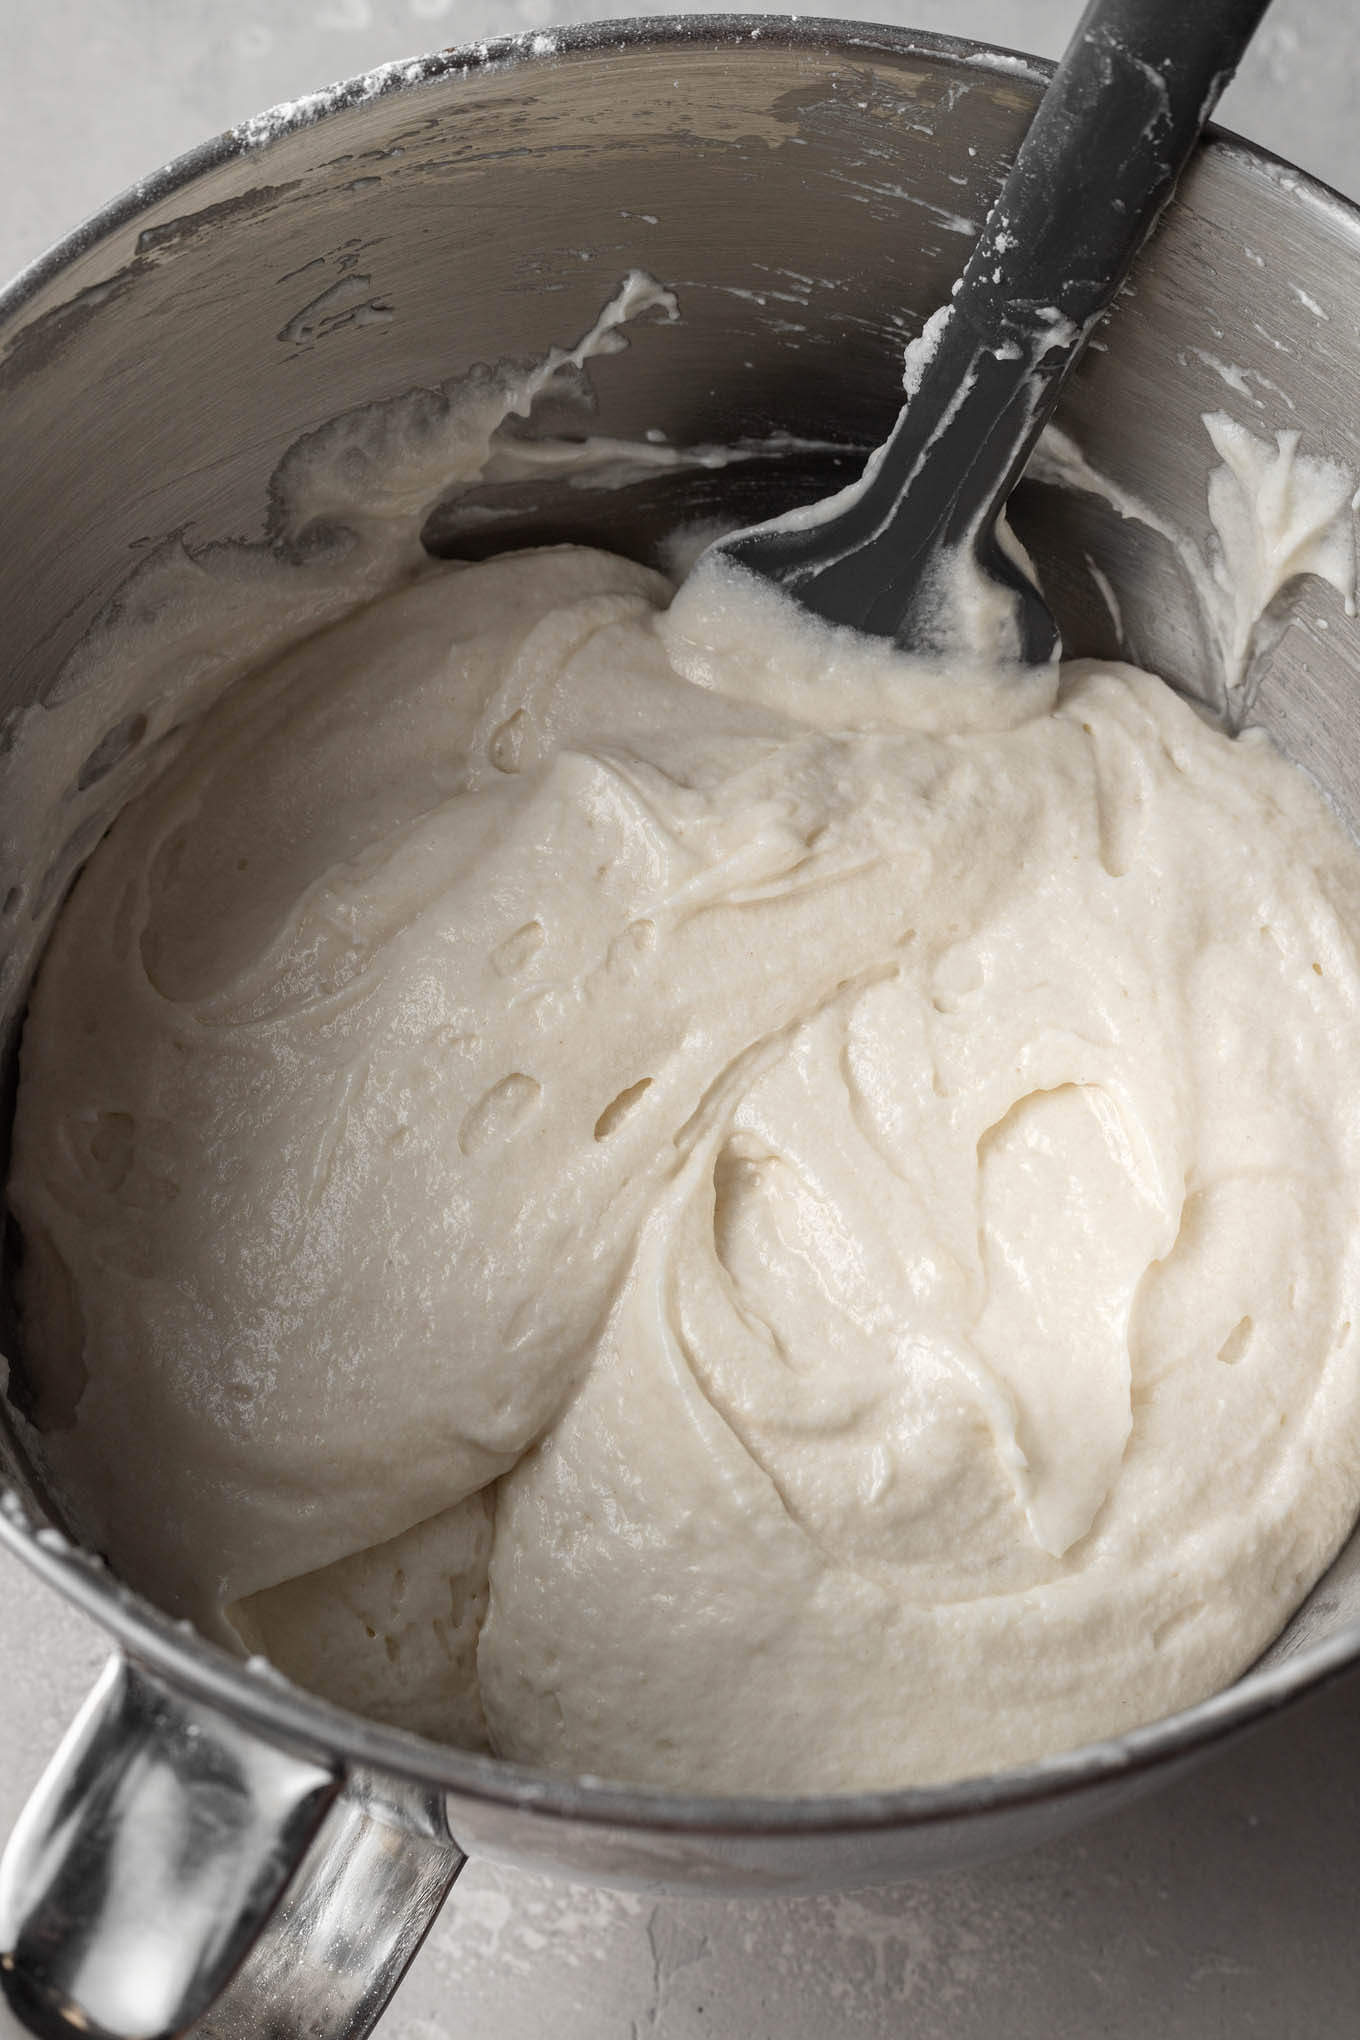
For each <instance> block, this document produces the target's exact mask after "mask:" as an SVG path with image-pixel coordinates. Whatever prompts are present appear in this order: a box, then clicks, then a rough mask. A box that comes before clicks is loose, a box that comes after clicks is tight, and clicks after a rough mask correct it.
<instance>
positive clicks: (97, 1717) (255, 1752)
mask: <svg viewBox="0 0 1360 2040" xmlns="http://www.w3.org/2000/svg"><path fill="white" fill-rule="evenodd" d="M462 1865H463V1857H462V1854H461V1852H460V1851H459V1850H458V1848H457V1847H456V1845H455V1844H454V1843H453V1841H452V1840H451V1839H450V1836H449V1832H448V1826H447V1823H446V1821H445V1819H444V1813H443V1804H442V1800H441V1799H440V1796H439V1794H438V1793H432V1792H427V1791H424V1790H422V1789H421V1788H418V1787H416V1786H407V1785H404V1784H403V1783H402V1782H401V1781H399V1780H397V1779H388V1778H386V1777H383V1778H379V1777H377V1776H375V1775H373V1774H370V1773H367V1772H349V1773H348V1774H346V1773H344V1772H342V1770H341V1769H340V1767H339V1766H338V1765H327V1764H325V1763H320V1762H315V1761H312V1760H311V1759H310V1758H307V1757H303V1756H299V1755H297V1754H295V1753H292V1752H289V1751H286V1750H283V1749H280V1748H278V1747H277V1746H276V1745H274V1744H272V1743H268V1742H265V1741H262V1740H261V1739H260V1738H259V1737H258V1736H256V1735H254V1734H253V1733H252V1732H251V1731H250V1730H248V1729H246V1728H243V1727H241V1726H240V1725H238V1724H237V1723H236V1722H235V1721H233V1720H231V1719H230V1718H229V1717H228V1716H227V1715H225V1714H223V1713H221V1712H219V1711H218V1709H216V1708H215V1707H212V1706H209V1705H208V1704H206V1703H204V1702H202V1701H199V1700H196V1699H190V1698H189V1697H188V1696H186V1695H185V1694H184V1693H183V1692H181V1691H179V1690H177V1689H176V1688H175V1687H173V1686H171V1685H169V1684H168V1683H167V1682H166V1681H164V1680H163V1679H161V1678H160V1677H159V1676H158V1675H157V1674H156V1673H155V1672H153V1671H151V1670H149V1669H148V1668H147V1667H146V1666H145V1665H142V1664H139V1663H137V1662H135V1661H133V1660H131V1659H129V1658H126V1657H122V1656H116V1657H113V1658H111V1659H110V1660H109V1663H108V1664H107V1665H106V1666H105V1668H104V1671H103V1673H102V1674H101V1676H100V1678H99V1680H98V1683H97V1684H96V1686H95V1688H94V1690H93V1692H92V1693H91V1694H90V1697H89V1699H88V1700H87V1701H86V1702H85V1705H84V1707H83V1708H82V1709H81V1711H80V1713H79V1714H78V1715H77V1717H76V1719H75V1721H74V1722H73V1724H72V1726H71V1729H70V1731H69V1733H68V1734H67V1736H66V1739H65V1741H64V1742H63V1743H62V1745H61V1747H60V1749H59V1750H58V1751H57V1754H56V1756H55V1757H54V1758H53V1759H52V1762H51V1764H50V1765H49V1766H48V1768H47V1771H46V1773H45V1774H44V1776H43V1778H42V1779H41V1781H40V1782H39V1784H38V1786H37V1788H36V1790H35V1791H34V1793H33V1796H32V1798H31V1799H30V1800H29V1802H28V1805H27V1807H26V1808H25V1809H24V1812H23V1814H22V1815H21V1816H20V1819H19V1823H18V1826H17V1827H16V1828H15V1830H14V1833H13V1835H12V1837H11V1839H10V1842H9V1845H8V1847H7V1848H6V1850H5V1853H4V1856H3V1859H0V2003H3V2004H6V2005H8V2007H9V2010H10V2012H11V2013H12V2014H13V2016H14V2017H15V2018H16V2019H17V2020H18V2022H19V2025H20V2026H21V2027H22V2028H23V2029H24V2030H25V2031H27V2032H29V2033H33V2034H36V2035H39V2036H41V2040H56V2036H58V2035H60V2040H70V2036H71V2035H72V2033H84V2034H87V2035H90V2036H92V2040H133V2036H136V2040H171V2036H173V2035H179V2034H183V2033H185V2032H186V2031H188V2030H190V2029H192V2030H193V2032H194V2033H195V2034H198V2035H202V2036H204V2040H208V2036H211V2040H262V2036H264V2035H268V2036H269V2040H294V2036H296V2040H301V2036H303V2035H304V2034H305V2035H306V2036H307V2040H363V2036H364V2035H366V2034H368V2033H369V2032H370V2031H371V2030H372V2027H373V2025H374V2023H375V2021H376V2020H377V2018H378V2016H379V2014H380V2013H381V2012H382V2010H383V2007H384V2006H385V2005H386V2003H387V2001H388V1999H389V1998H390V1997H391V1995H392V1992H393V1991H394V1990H395V1989H396V1987H397V1985H398V1983H399V1982H400V1981H401V1978H402V1976H403V1975H404V1974H405V1971H406V1969H407V1966H408V1965H409V1963H410V1961H411V1958H412V1957H413V1956H414V1954H415V1952H416V1950H417V1949H418V1948H419V1946H420V1944H421V1942H422V1941H423V1939H424V1938H425V1934H426V1932H427V1931H428V1929H429V1927H430V1926H431V1925H432V1924H433V1921H434V1919H435V1916H436V1915H437V1913H438V1911H439V1908H440V1906H441V1905H442V1904H443V1902H444V1900H445V1898H446V1897H447V1896H448V1893H449V1890H450V1888H451V1887H452V1885H453V1881H454V1879H455V1878H456V1877H457V1875H458V1872H459V1870H460V1869H461V1868H462Z"/></svg>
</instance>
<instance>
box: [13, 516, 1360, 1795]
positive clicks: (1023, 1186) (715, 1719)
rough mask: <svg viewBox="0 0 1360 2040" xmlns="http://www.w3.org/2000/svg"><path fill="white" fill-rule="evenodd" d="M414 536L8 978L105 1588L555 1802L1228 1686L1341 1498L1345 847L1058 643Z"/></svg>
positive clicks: (66, 1455) (1355, 1155) (1297, 1580)
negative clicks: (250, 1650)
mask: <svg viewBox="0 0 1360 2040" xmlns="http://www.w3.org/2000/svg"><path fill="white" fill-rule="evenodd" d="M670 598H671V590H670V588H669V586H668V585H667V584H666V583H665V582H664V581H663V580H662V579H661V578H660V577H659V576H658V575H656V574H653V573H651V572H649V571H648V570H646V569H644V568H641V567H637V566H634V565H632V564H630V563H628V562H626V561H623V560H619V559H615V558H611V557H609V556H607V555H604V554H601V553H598V552H591V551H583V550H580V549H574V548H566V547H563V548H555V549H549V550H545V551H536V552H532V553H521V554H513V555H508V556H505V557H502V558H499V559H493V560H491V561H488V562H486V563H485V564H482V565H478V566H467V567H450V566H444V567H440V568H438V569H435V568H431V569H430V570H429V571H428V572H426V573H425V574H423V575H422V576H420V577H419V578H417V579H416V580H415V581H414V582H413V583H412V584H411V585H408V586H406V587H404V588H402V589H400V590H399V591H398V592H396V593H393V594H390V595H388V596H386V597H385V598H384V599H382V600H380V601H376V602H374V603H373V604H372V605H371V606H370V607H368V608H367V609H365V610H363V611H361V612H360V613H358V614H356V615H354V616H353V617H351V618H349V619H347V620H345V621H343V622H340V623H338V624H336V625H335V626H334V627H332V628H331V629H329V630H326V631H324V632H322V633H321V634H319V635H317V636H315V637H313V638H312V639H310V640H309V641H308V642H306V643H304V644H303V645H301V646H300V647H299V648H297V649H295V650H294V651H292V652H290V653H288V654H287V655H286V656H285V657H283V658H282V659H280V660H279V661H277V663H274V664H272V665H270V666H268V667H267V668H266V669H265V670H262V671H260V672H259V673H257V674H255V675H254V676H253V677H250V678H248V679H246V680H245V681H243V682H241V683H240V684H238V685H237V686H236V687H234V688H233V689H232V691H231V692H230V693H229V694H228V695H227V696H226V697H225V698H224V699H223V700H222V701H221V702H220V703H219V704H218V705H217V706H216V707H215V708H213V709H212V710H211V711H210V712H209V713H208V714H207V715H206V716H205V717H204V718H203V720H202V721H201V722H200V723H199V724H198V725H197V727H196V728H195V729H193V730H192V731H191V732H190V734H189V735H188V736H187V738H186V740H185V741H184V744H183V748H182V749H181V751H180V752H179V755H178V756H177V757H176V758H175V760H174V761H173V763H172V764H171V765H170V767H169V768H168V769H166V770H165V772H164V773H163V775H162V776H161V777H160V778H159V779H158V780H157V781H156V782H155V783H154V784H153V785H151V787H150V788H149V790H147V791H146V792H144V793H143V794H142V795H141V796H140V797H139V798H138V799H137V800H136V801H134V802H133V803H132V805H130V806H129V807H128V808H127V809H126V810H125V811H124V812H123V813H122V815H121V816H120V817H119V819H118V821H117V822H116V824H115V826H114V827H113V829H112V831H111V832H110V834H109V835H108V837H107V838H106V839H105V841H104V842H103V843H102V844H101V846H100V847H99V849H98V850H97V851H96V853H95V855H94V856H93V858H92V859H91V861H90V863H89V866H88V867H87V869H86V871H85V873H84V875H83V877H82V878H81V880H80V882H79V883H78V885H77V887H76V890H75V892H74V894H73V896H72V898H71V900H70V902H69V904H68V906H67V908H66V910H65V912H64V914H63V916H62V919H61V921H60V923H59V925H58V928H57V931H56V933H55V935H54V937H53V940H52V943H51V945H50V948H49V950H48V953H47V956H46V959H45V962H44V964H43V967H42V971H41V975H40V977H39V980H38V983H37V986H36V990H35V993H34V997H33V1002H32V1008H31V1012H30V1017H29V1022H28V1027H27V1031H26V1035H25V1043H24V1052H23V1080H22V1088H21V1094H20V1100H19V1110H18V1118H17V1123H16V1131H15V1150H14V1154H15V1160H14V1173H13V1176H12V1180H11V1185H10V1197H11V1202H12V1205H13V1207H14V1210H15V1212H16V1214H17V1216H18V1219H19V1222H20V1224H21V1227H22V1229H23V1233H24V1237H25V1241H26V1248H27V1253H26V1259H25V1263H24V1271H23V1306H24V1311H25V1317H26V1324H27V1339H28V1354H29V1363H30V1367H31V1371H32V1372H33V1374H34V1377H35V1380H36V1383H37V1386H38V1389H39V1392H40V1410H43V1411H44V1412H45V1421H46V1423H47V1424H48V1426H49V1429H48V1434H47V1439H46V1449H47V1452H48V1456H49V1458H50V1460H51V1462H52V1464H53V1466H54V1468H55V1470H56V1471H57V1472H58V1474H59V1475H60V1477H61V1479H62V1481H63V1484H64V1486H65V1487H66V1488H67V1490H68V1491H69V1492H70V1494H71V1495H72V1496H73V1497H77V1498H78V1500H79V1508H80V1513H81V1515H82V1519H83V1527H85V1529H86V1530H87V1533H88V1534H89V1535H90V1536H91V1537H92V1538H93V1539H94V1541H95V1542H96V1543H97V1544H98V1545H99V1546H100V1548H102V1549H104V1550H106V1551H107V1552H108V1553H109V1555H110V1557H111V1559H112V1561H113V1563H114V1565H115V1566H116V1568H117V1569H118V1570H119V1571H120V1572H121V1573H123V1574H124V1575H125V1576H126V1577H127V1578H129V1579H130V1580H131V1581H133V1582H134V1583H135V1584H136V1585H138V1586H139V1587H141V1588H142V1589H144V1590H145V1591H146V1592H147V1593H149V1594H150V1595H151V1596H152V1597H153V1598H155V1599H156V1600H158V1601H160V1602H161V1603H163V1604H164V1605H166V1606H168V1607H170V1608H171V1609H173V1610H174V1611H175V1612H177V1613H183V1614H187V1615H189V1616H191V1617H192V1618H193V1619H194V1620H195V1621H197V1622H199V1623H200V1624H202V1625H203V1626H204V1627H205V1628H207V1629H209V1630H210V1631H212V1632H214V1633H216V1634H219V1635H223V1636H231V1635H232V1634H233V1633H239V1634H240V1635H241V1636H242V1637H243V1638H244V1639H245V1640H246V1641H247V1642H248V1643H249V1644H251V1645H253V1646H256V1647H263V1648H265V1649H266V1650H268V1652H269V1653H270V1655H272V1656H273V1657H274V1658H275V1660H276V1662H278V1663H279V1664H281V1665H282V1667H283V1668H284V1669H285V1670H287V1671H289V1672H291V1673H292V1674H293V1675H294V1676H295V1677H297V1678H298V1679H299V1680H300V1681H301V1682H303V1683H304V1684H310V1685H314V1686H316V1687H317V1688H318V1689H319V1690H323V1691H326V1692H329V1693H331V1694H332V1695H333V1696H334V1697H336V1698H339V1699H341V1700H342V1701H346V1702H347V1703H349V1704H352V1705H355V1706H357V1707H360V1708H362V1709H365V1710H366V1711H369V1712H372V1713H374V1714H376V1715H379V1716H380V1717H382V1718H386V1719H390V1720H395V1721H398V1722H400V1723H401V1724H403V1725H405V1726H408V1727H416V1728H420V1729H423V1730H425V1731H427V1732H429V1733H431V1734H434V1735H437V1736H439V1735H443V1736H447V1737H449V1738H451V1739H454V1740H457V1741H461V1742H466V1743H469V1744H471V1745H473V1746H479V1745H485V1746H489V1747H491V1748H493V1749H495V1750H497V1751H499V1752H501V1753H503V1754H505V1755H507V1756H511V1757H515V1758H519V1759H522V1760H524V1761H526V1762H530V1763H534V1764H540V1765H544V1766H547V1767H549V1768H551V1769H556V1770H566V1771H582V1770H585V1771H593V1772H598V1773H602V1774H605V1775H608V1776H612V1777H617V1778H625V1779H631V1780H638V1781H648V1782H656V1783H662V1784H668V1785H675V1786H687V1787H699V1788H704V1789H710V1790H719V1791H721V1790H729V1789H730V1790H752V1791H771V1792H774V1791H779V1792H785V1791H787V1792H803V1791H815V1790H834V1789H838V1788H842V1787H864V1786H888V1785H897V1784H903V1783H909V1782H921V1781H928V1780H933V1779H940V1778H946V1777H953V1776H958V1775H961V1774H964V1773H967V1772H972V1771H981V1770H987V1769H992V1768H995V1767H997V1766H999V1765H1004V1764H1008V1763H1012V1762H1016V1761H1021V1760H1024V1759H1026V1758H1030V1757H1034V1756H1037V1755H1039V1754H1041V1753H1043V1752H1046V1751H1053V1750H1058V1749H1061V1748H1066V1747H1069V1746H1071V1745H1073V1744H1075V1743H1079V1742H1081V1741H1082V1740H1084V1739H1087V1738H1090V1737H1092V1736H1098V1735H1105V1734H1110V1733H1114V1732H1117V1731H1118V1730H1120V1729H1123V1728H1125V1727H1128V1726H1130V1725H1131V1724H1133V1723H1135V1722H1138V1721H1143V1720H1148V1719H1151V1718H1153V1717H1155V1716H1157V1715H1160V1714H1162V1713H1165V1712H1167V1711H1168V1710H1170V1709H1173V1708H1175V1707H1177V1706H1179V1705H1181V1704H1184V1703H1188V1702H1190V1701H1192V1700H1195V1699H1197V1698H1199V1697H1201V1696H1203V1695H1204V1694H1207V1693H1208V1692H1210V1691H1212V1690H1213V1689H1214V1688H1216V1687H1217V1686H1219V1685H1221V1684H1223V1683H1224V1682H1225V1681H1226V1680H1227V1679H1229V1678H1231V1677H1232V1676H1233V1675H1234V1674H1235V1673H1236V1672H1237V1671H1239V1670H1240V1669H1241V1668H1242V1667H1243V1666H1244V1665H1246V1664H1247V1663H1248V1662H1249V1661H1250V1660H1251V1659H1252V1658H1253V1657H1254V1656H1255V1655H1256V1654H1257V1652H1258V1651H1259V1650H1260V1649H1261V1648H1262V1647H1263V1646H1264V1644H1265V1643H1266V1642H1267V1641H1268V1640H1269V1638H1270V1637H1271V1635H1272V1634H1273V1633H1274V1632H1275V1631H1276V1630H1277V1629H1278V1627H1279V1626H1280V1624H1281V1623H1282V1621H1283V1620H1284V1618H1285V1616H1286V1615H1287V1614H1288V1612H1289V1610H1290V1609H1291V1608H1292V1607H1293V1606H1294V1604H1295V1603H1296V1602H1297V1601H1298V1599H1299V1598H1300V1597H1301V1595H1302V1594H1303V1593H1304V1592H1305V1591H1306V1589H1307V1587H1308V1586H1309V1585H1310V1584H1311V1582H1312V1580H1313V1579H1314V1578H1315V1577H1316V1576H1317V1574H1318V1573H1319V1571H1320V1570H1321V1569H1322V1567H1323V1566H1324V1565H1325V1564H1326V1563H1327V1561H1328V1559H1329V1558H1330V1556H1331V1555H1332V1553H1333V1552H1334V1550H1335V1549H1336V1547H1337V1545H1338V1543H1339V1541H1340V1539H1341V1538H1342V1536H1343V1535H1344V1533H1345V1530H1346V1528H1347V1526H1348V1524H1349V1521H1350V1519H1351V1516H1352V1514H1353V1512H1354V1509H1355V1504H1356V1499H1357V1491H1358V1490H1360V1367H1358V1366H1357V1351H1358V1348H1357V1336H1356V1327H1357V1325H1360V1308H1357V1246H1356V1237H1357V1228H1356V1225H1355V1214H1356V1209H1357V1185H1358V1183H1360V1118H1358V1115H1357V1092H1356V1082H1355V1078H1356V1072H1357V1070H1360V971H1358V970H1357V952H1356V943H1355V931H1356V930H1357V929H1360V860H1358V859H1357V856H1356V852H1355V850H1354V848H1353V846H1352V845H1351V844H1350V842H1349V841H1348V839H1347V838H1346V837H1345V835H1344V834H1343V832H1342V830H1341V828H1340V827H1339V825H1338V824H1337V823H1336V821H1335V820H1334V819H1333V817H1332V816H1331V814H1330V813H1329V811H1328V810H1327V809H1326V807H1325V806H1324V804H1323V802H1322V800H1321V799H1320V797H1319V796H1318V795H1317V793H1316V792H1315V791H1314V789H1313V788H1312V787H1311V786H1310V785H1309V784H1308V783H1307V782H1306V781H1305V780H1304V779H1303V778H1302V776H1301V775H1300V774H1298V773H1296V772H1295V771H1294V770H1293V769H1292V768H1291V767H1290V766H1288V765H1287V764H1286V763H1285V762H1284V761H1282V760H1281V759H1280V758H1279V757H1278V756H1277V755H1276V754H1275V753H1274V752H1273V751H1272V750H1271V749H1270V748H1269V746H1268V745H1267V744H1265V743H1264V742H1261V741H1257V740H1253V739H1250V738H1243V739H1237V740H1229V739H1228V738H1226V737H1224V736H1222V735H1220V734H1218V733H1217V732H1215V731H1214V730H1213V729H1211V728H1209V727H1208V726H1207V725H1206V724H1205V723H1204V722H1202V721H1201V720H1199V718H1198V717H1197V716H1196V715H1195V713H1194V712H1193V711H1192V710H1191V709H1190V708H1189V707H1187V706H1186V705H1185V704H1184V703H1183V702H1182V701H1180V700H1179V699H1178V698H1177V697H1176V696H1175V695H1174V694H1173V693H1172V692H1171V691H1170V690H1169V689H1168V688H1167V687H1165V686H1164V685H1163V684H1162V683H1161V682H1159V681H1157V680H1154V679H1152V678H1150V677H1149V676H1147V675H1145V674H1141V673H1138V672H1135V671H1133V670H1132V669H1129V668H1127V667H1117V666H1115V667H1102V666H1099V665H1094V664H1091V663H1086V662H1079V663H1076V664H1073V665H1069V666H1067V667H1065V668H1063V669H1062V671H1061V674H1058V673H1045V674H1041V675H1030V676H1028V677H1027V678H1026V679H1025V680H1024V681H1023V682H1021V681H1019V680H1017V679H1016V678H1015V677H1014V676H1006V675H984V674H978V675H974V676H970V677H968V678H966V679H960V678H959V677H958V676H954V677H953V678H952V679H950V680H948V681H947V682H946V681H944V680H942V679H941V677H940V676H939V675H932V674H929V673H925V672H922V671H918V670H917V669H915V668H913V667H912V666H911V665H910V664H909V663H907V662H906V661H904V660H903V659H901V658H900V657H899V656H898V655H896V654H895V653H893V652H891V651H890V650H887V649H884V648H878V647H873V646H870V645H867V644H865V643H863V642H861V641H858V640H854V641H851V640H848V639H845V638H832V637H830V636H828V635H827V634H825V633H823V632H820V631H819V630H817V629H815V628H813V627H811V626H808V625H806V624H804V623H803V622H802V621H801V620H800V619H799V618H798V617H797V616H796V614H795V613H794V612H793V611H792V610H791V609H785V607H784V606H783V605H782V603H780V602H779V601H778V600H777V599H776V598H773V597H772V596H769V595H768V594H767V595H766V596H764V597H762V598H760V599H757V598H756V597H755V596H754V595H753V594H752V592H751V591H750V590H749V589H744V588H743V586H742V585H741V583H740V581H738V580H734V581H732V582H731V583H723V584H714V583H713V582H712V581H711V579H709V578H708V577H707V576H706V575H704V574H701V575H700V576H698V577H696V579H695V580H694V581H693V582H691V583H689V584H687V585H686V586H685V588H684V589H682V591H681V593H680V594H679V596H678V597H677V598H676V600H675V602H674V604H673V606H670V607H669V608H668V604H669V603H670Z"/></svg>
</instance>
